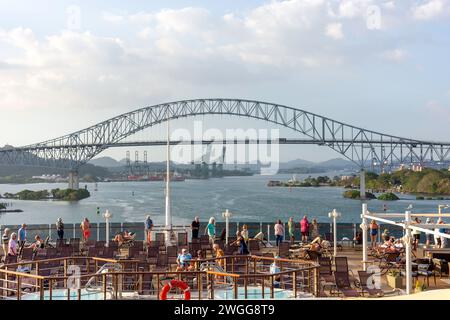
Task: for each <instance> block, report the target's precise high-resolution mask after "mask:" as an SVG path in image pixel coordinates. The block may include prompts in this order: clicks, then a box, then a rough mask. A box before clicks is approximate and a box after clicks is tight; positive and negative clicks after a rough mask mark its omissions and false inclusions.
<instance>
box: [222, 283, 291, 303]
mask: <svg viewBox="0 0 450 320" xmlns="http://www.w3.org/2000/svg"><path fill="white" fill-rule="evenodd" d="M273 296H274V299H277V300H286V299H293V298H294V292H293V291H292V290H283V289H278V288H275V289H274V292H273ZM214 299H217V300H233V299H234V290H233V288H227V289H216V290H214ZM238 299H239V300H244V299H245V288H243V287H239V288H238ZM259 299H270V289H269V288H265V289H264V296H263V292H262V289H261V287H256V286H248V287H247V300H259Z"/></svg>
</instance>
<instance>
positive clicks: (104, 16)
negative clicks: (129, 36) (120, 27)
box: [102, 12, 125, 23]
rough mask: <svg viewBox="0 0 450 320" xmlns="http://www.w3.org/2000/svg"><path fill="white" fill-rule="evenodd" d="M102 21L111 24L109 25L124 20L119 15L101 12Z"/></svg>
mask: <svg viewBox="0 0 450 320" xmlns="http://www.w3.org/2000/svg"><path fill="white" fill-rule="evenodd" d="M102 19H103V20H105V21H107V22H111V23H119V22H123V21H124V20H125V18H124V17H123V15H119V14H116V13H112V12H103V13H102Z"/></svg>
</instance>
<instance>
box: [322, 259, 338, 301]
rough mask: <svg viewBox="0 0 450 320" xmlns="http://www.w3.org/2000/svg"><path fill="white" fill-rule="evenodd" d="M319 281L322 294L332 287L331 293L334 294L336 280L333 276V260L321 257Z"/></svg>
mask: <svg viewBox="0 0 450 320" xmlns="http://www.w3.org/2000/svg"><path fill="white" fill-rule="evenodd" d="M318 262H319V265H320V267H319V280H320V286H321V290H320V292H321V293H323V292H324V291H325V288H326V287H330V293H332V291H333V288H335V286H336V284H335V279H334V276H333V270H332V268H331V265H332V263H331V259H330V258H327V257H319V258H318Z"/></svg>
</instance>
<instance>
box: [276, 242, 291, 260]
mask: <svg viewBox="0 0 450 320" xmlns="http://www.w3.org/2000/svg"><path fill="white" fill-rule="evenodd" d="M290 248H291V244H290V243H289V242H284V241H283V242H280V244H279V246H278V256H280V257H281V258H289V255H290V252H289V249H290Z"/></svg>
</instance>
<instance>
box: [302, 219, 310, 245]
mask: <svg viewBox="0 0 450 320" xmlns="http://www.w3.org/2000/svg"><path fill="white" fill-rule="evenodd" d="M300 231H301V233H302V242H303V243H308V236H309V221H308V218H307V216H303V219H302V220H301V221H300Z"/></svg>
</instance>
